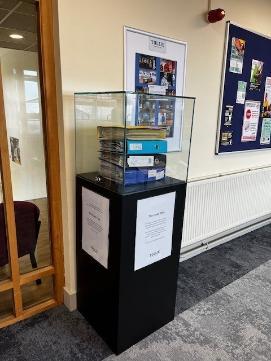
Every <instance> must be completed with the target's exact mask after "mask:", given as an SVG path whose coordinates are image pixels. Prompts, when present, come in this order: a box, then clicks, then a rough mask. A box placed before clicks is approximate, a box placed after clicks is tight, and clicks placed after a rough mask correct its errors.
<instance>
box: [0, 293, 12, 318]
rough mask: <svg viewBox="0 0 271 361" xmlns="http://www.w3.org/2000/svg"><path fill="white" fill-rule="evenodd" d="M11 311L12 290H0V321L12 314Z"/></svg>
mask: <svg viewBox="0 0 271 361" xmlns="http://www.w3.org/2000/svg"><path fill="white" fill-rule="evenodd" d="M13 312H14V311H13V295H12V291H11V290H8V291H5V292H0V321H1V320H3V319H5V318H7V317H9V316H13Z"/></svg>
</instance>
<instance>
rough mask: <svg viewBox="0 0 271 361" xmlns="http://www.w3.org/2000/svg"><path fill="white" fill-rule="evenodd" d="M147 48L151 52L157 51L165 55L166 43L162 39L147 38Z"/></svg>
mask: <svg viewBox="0 0 271 361" xmlns="http://www.w3.org/2000/svg"><path fill="white" fill-rule="evenodd" d="M149 48H150V50H152V51H158V52H159V53H166V51H167V42H166V40H164V39H159V38H154V37H153V36H150V37H149Z"/></svg>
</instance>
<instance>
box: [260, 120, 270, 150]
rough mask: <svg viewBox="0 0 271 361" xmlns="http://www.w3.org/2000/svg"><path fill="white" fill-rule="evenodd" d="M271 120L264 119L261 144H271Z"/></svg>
mask: <svg viewBox="0 0 271 361" xmlns="http://www.w3.org/2000/svg"><path fill="white" fill-rule="evenodd" d="M270 134H271V119H270V118H263V122H262V131H261V138H260V144H262V145H264V144H270Z"/></svg>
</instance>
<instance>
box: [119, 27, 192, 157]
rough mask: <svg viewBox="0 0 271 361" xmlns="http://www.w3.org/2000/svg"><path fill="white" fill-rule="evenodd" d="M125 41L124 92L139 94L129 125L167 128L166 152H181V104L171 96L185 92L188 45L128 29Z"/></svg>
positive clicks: (130, 115) (129, 118)
mask: <svg viewBox="0 0 271 361" xmlns="http://www.w3.org/2000/svg"><path fill="white" fill-rule="evenodd" d="M124 37H125V44H124V46H125V49H124V64H125V74H124V78H125V90H126V91H131V92H136V93H138V97H137V98H136V99H137V102H136V103H135V102H134V101H133V100H132V101H131V104H130V106H129V114H128V121H129V124H130V125H152V126H153V125H154V126H161V127H166V129H167V149H168V152H175V151H181V150H182V128H183V111H184V100H182V99H176V98H174V96H175V95H176V96H182V95H183V92H184V83H185V67H186V49H187V44H186V43H185V42H182V41H180V40H176V39H171V38H168V37H164V36H161V35H155V34H153V33H148V32H145V31H142V30H139V29H133V28H130V27H124ZM151 94H153V95H157V96H151ZM134 105H135V106H134Z"/></svg>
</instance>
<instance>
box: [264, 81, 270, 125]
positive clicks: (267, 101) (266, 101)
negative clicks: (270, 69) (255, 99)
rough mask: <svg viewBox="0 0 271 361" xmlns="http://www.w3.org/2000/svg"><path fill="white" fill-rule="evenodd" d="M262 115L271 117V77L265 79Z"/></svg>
mask: <svg viewBox="0 0 271 361" xmlns="http://www.w3.org/2000/svg"><path fill="white" fill-rule="evenodd" d="M262 117H263V118H271V77H267V78H266V80H265V90H264V100H263V111H262Z"/></svg>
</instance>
